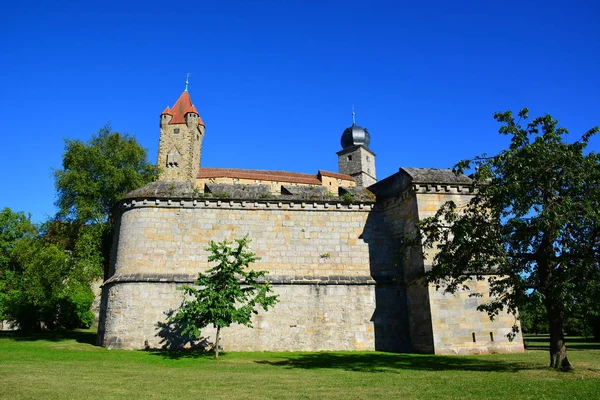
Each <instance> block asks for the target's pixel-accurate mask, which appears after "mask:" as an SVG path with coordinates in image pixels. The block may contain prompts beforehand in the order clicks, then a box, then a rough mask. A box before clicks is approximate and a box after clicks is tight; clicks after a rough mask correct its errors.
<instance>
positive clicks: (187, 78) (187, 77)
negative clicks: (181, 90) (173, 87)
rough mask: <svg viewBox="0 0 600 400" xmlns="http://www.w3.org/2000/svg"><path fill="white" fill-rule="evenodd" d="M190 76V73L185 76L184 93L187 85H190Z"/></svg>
mask: <svg viewBox="0 0 600 400" xmlns="http://www.w3.org/2000/svg"><path fill="white" fill-rule="evenodd" d="M190 76H192V74H191V73H189V72H188V73H187V75H186V76H185V91H186V92H187V91H188V90H187V89H188V85H189V84H190Z"/></svg>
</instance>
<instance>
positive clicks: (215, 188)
mask: <svg viewBox="0 0 600 400" xmlns="http://www.w3.org/2000/svg"><path fill="white" fill-rule="evenodd" d="M204 187H205V190H204V193H211V194H212V195H214V196H217V197H228V198H232V199H246V198H250V199H257V198H264V197H270V191H269V185H244V184H235V183H234V184H233V185H231V184H228V183H207V184H206V185H204Z"/></svg>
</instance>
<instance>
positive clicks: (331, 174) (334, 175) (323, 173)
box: [319, 169, 354, 181]
mask: <svg viewBox="0 0 600 400" xmlns="http://www.w3.org/2000/svg"><path fill="white" fill-rule="evenodd" d="M319 174H320V175H321V176H328V177H330V178H336V179H343V180H345V181H354V178H353V177H351V176H350V175H346V174H338V173H337V172H329V171H323V170H322V169H320V170H319Z"/></svg>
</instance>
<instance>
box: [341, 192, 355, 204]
mask: <svg viewBox="0 0 600 400" xmlns="http://www.w3.org/2000/svg"><path fill="white" fill-rule="evenodd" d="M342 200H343V201H344V203H346V204H354V196H353V195H352V193H350V192H346V193H344V195H343V196H342Z"/></svg>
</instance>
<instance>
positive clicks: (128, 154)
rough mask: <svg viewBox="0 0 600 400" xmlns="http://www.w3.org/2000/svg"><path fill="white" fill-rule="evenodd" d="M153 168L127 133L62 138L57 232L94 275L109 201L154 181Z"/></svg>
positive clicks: (106, 250)
mask: <svg viewBox="0 0 600 400" xmlns="http://www.w3.org/2000/svg"><path fill="white" fill-rule="evenodd" d="M155 174H156V170H155V168H154V166H152V165H151V164H150V163H148V161H147V154H146V150H145V149H144V148H143V147H141V146H140V145H139V144H138V143H137V142H136V140H135V139H134V138H133V137H132V136H129V135H126V134H120V133H117V132H112V131H111V129H110V127H109V126H106V127H104V128H102V129H101V130H100V131H99V132H98V133H97V134H96V135H93V136H92V138H91V139H90V140H89V141H88V142H87V143H84V142H82V141H80V140H70V139H67V140H65V153H64V155H63V169H61V170H57V171H55V173H54V177H55V186H56V191H57V196H58V200H57V202H56V205H57V206H58V207H59V213H58V215H57V218H56V220H57V221H59V222H60V223H61V224H63V225H65V224H68V225H71V226H70V227H68V228H65V227H64V226H63V227H60V229H59V230H60V231H61V232H63V233H64V234H65V235H66V238H67V239H68V240H69V241H70V246H69V249H70V250H72V251H73V252H74V254H75V255H76V259H77V260H78V262H83V263H86V264H87V266H88V267H89V266H95V268H96V271H97V272H96V275H98V276H99V275H100V274H101V272H102V269H103V267H104V269H106V267H107V266H108V262H109V255H110V245H111V239H112V229H113V224H114V219H115V218H114V217H115V216H114V210H113V206H114V204H115V203H116V202H117V201H118V200H119V199H120V198H121V197H122V196H123V195H125V194H126V193H127V192H129V191H131V190H133V189H136V188H138V187H140V186H143V185H144V184H146V183H148V182H151V181H152V180H153V179H154V176H155Z"/></svg>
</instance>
